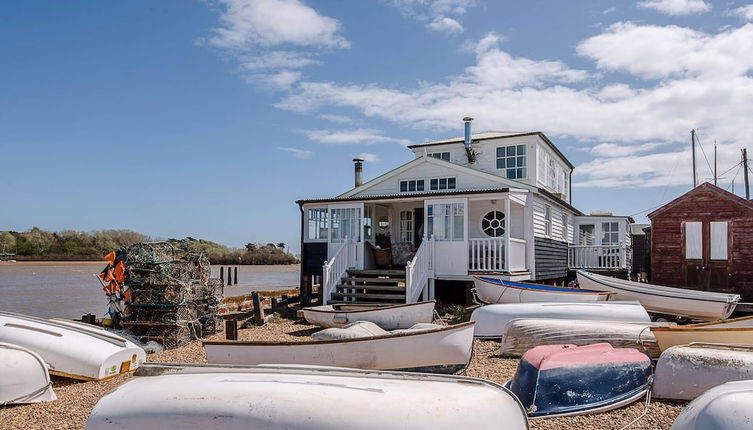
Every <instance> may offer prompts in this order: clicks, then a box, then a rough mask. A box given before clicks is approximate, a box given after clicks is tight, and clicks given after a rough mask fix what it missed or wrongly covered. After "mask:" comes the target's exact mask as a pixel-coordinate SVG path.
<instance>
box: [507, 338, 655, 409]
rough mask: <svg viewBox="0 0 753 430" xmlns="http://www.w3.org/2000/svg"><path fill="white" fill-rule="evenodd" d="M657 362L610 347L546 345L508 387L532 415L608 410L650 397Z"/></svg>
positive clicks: (531, 356)
mask: <svg viewBox="0 0 753 430" xmlns="http://www.w3.org/2000/svg"><path fill="white" fill-rule="evenodd" d="M650 377H651V359H649V358H648V357H646V356H645V355H644V354H641V353H640V352H638V350H635V349H630V348H625V349H622V348H620V349H614V348H612V346H611V345H609V344H606V343H597V344H593V345H587V346H575V345H544V346H537V347H535V348H533V349H532V350H530V351H528V352H526V353H525V354H524V355H523V358H521V360H520V363H519V364H518V369H517V371H516V372H515V376H514V377H513V379H512V380H510V381H509V382H508V383H507V384H506V387H507V388H509V389H510V391H512V392H513V393H514V394H515V395H516V396H517V397H518V399H519V400H520V402H521V403H522V404H523V407H524V408H526V410H527V411H528V415H529V416H530V417H532V418H533V417H556V416H569V415H584V414H594V413H599V412H606V411H609V410H612V409H616V408H619V407H622V406H624V405H627V404H630V403H632V402H634V401H636V400H638V399H640V398H641V397H644V396H645V395H646V391H647V390H648V387H649V379H650Z"/></svg>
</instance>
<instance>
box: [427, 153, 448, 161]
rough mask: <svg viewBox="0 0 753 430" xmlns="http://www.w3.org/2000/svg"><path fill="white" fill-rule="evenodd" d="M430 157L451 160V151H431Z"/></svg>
mask: <svg viewBox="0 0 753 430" xmlns="http://www.w3.org/2000/svg"><path fill="white" fill-rule="evenodd" d="M429 157H434V158H439V159H440V160H444V161H450V153H449V152H430V153H429Z"/></svg>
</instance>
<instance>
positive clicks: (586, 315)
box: [471, 301, 651, 339]
mask: <svg viewBox="0 0 753 430" xmlns="http://www.w3.org/2000/svg"><path fill="white" fill-rule="evenodd" d="M519 318H557V319H568V320H596V321H630V322H651V318H650V317H649V316H648V313H647V312H646V310H645V309H644V308H643V306H641V305H640V303H638V302H611V301H610V302H590V303H587V302H583V303H504V304H497V305H487V306H482V307H480V308H478V309H476V310H474V311H473V313H472V314H471V321H475V322H476V329H475V334H474V336H476V337H478V338H492V339H495V338H501V337H502V336H504V335H505V329H506V327H507V324H508V323H509V322H510V321H512V320H514V319H519Z"/></svg>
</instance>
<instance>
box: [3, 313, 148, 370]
mask: <svg viewBox="0 0 753 430" xmlns="http://www.w3.org/2000/svg"><path fill="white" fill-rule="evenodd" d="M0 342H8V343H12V344H15V345H19V346H23V347H25V348H27V349H29V350H31V351H34V352H35V353H37V354H39V356H40V357H42V359H43V360H44V361H45V363H47V365H48V366H49V371H50V373H51V374H54V375H59V376H65V377H69V378H75V379H83V380H99V379H107V378H111V377H114V376H117V375H119V374H121V373H126V372H129V371H132V370H135V369H136V368H137V367H138V366H140V365H141V363H143V362H144V361H146V353H145V352H144V350H143V349H141V348H140V347H138V346H137V345H136V344H134V343H133V342H131V341H129V340H127V339H125V338H123V337H120V336H118V335H115V334H113V333H110V332H108V331H107V330H105V329H103V328H100V327H96V326H92V325H89V324H84V323H77V322H74V321H67V320H59V319H45V318H37V317H33V316H28V315H21V314H15V313H11V312H0Z"/></svg>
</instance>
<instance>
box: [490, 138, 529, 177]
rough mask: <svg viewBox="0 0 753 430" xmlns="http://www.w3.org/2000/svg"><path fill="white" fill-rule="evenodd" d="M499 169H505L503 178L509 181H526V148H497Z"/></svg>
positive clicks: (515, 146)
mask: <svg viewBox="0 0 753 430" xmlns="http://www.w3.org/2000/svg"><path fill="white" fill-rule="evenodd" d="M497 169H504V174H503V176H504V177H505V178H507V179H525V177H526V146H525V145H510V146H500V147H497Z"/></svg>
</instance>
